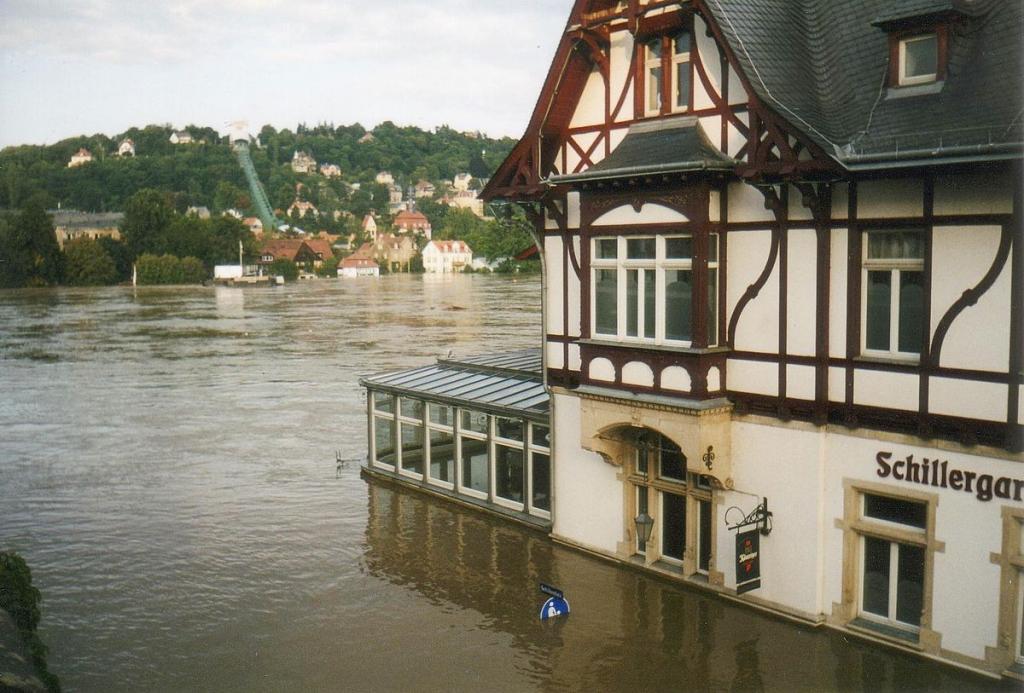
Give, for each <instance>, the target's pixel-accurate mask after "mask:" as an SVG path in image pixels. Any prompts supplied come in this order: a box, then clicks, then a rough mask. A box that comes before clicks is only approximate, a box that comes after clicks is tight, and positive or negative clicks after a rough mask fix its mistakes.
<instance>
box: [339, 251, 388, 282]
mask: <svg viewBox="0 0 1024 693" xmlns="http://www.w3.org/2000/svg"><path fill="white" fill-rule="evenodd" d="M373 255H374V247H373V243H364V244H363V245H361V246H359V250H357V251H356V252H354V253H352V254H351V255H349V256H348V257H347V258H345V259H344V260H342V261H341V264H340V265H339V266H338V276H339V277H347V278H352V277H379V276H380V265H378V264H377V261H376V260H374V259H373Z"/></svg>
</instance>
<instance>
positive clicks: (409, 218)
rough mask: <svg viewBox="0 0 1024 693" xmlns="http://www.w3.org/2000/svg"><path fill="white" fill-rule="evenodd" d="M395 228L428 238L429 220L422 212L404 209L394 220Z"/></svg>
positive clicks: (429, 231) (429, 230)
mask: <svg viewBox="0 0 1024 693" xmlns="http://www.w3.org/2000/svg"><path fill="white" fill-rule="evenodd" d="M394 226H395V229H397V230H398V231H400V232H402V233H412V234H419V235H421V236H423V237H425V238H426V239H427V240H428V241H429V240H430V233H431V228H430V220H429V219H427V217H426V216H425V215H424V214H423V213H422V212H416V211H409V210H405V211H403V212H399V214H398V216H396V217H395V221H394Z"/></svg>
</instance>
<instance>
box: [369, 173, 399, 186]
mask: <svg viewBox="0 0 1024 693" xmlns="http://www.w3.org/2000/svg"><path fill="white" fill-rule="evenodd" d="M374 180H376V181H377V182H378V183H380V184H381V185H387V186H389V187H390V186H392V185H394V184H395V177H394V176H392V175H391V174H390V173H388V172H387V171H381V172H380V173H378V174H377V177H376V178H375V179H374Z"/></svg>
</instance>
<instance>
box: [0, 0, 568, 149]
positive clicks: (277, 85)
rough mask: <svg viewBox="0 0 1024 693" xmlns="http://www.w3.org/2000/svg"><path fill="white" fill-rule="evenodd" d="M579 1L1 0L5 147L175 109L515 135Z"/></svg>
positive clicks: (179, 120)
mask: <svg viewBox="0 0 1024 693" xmlns="http://www.w3.org/2000/svg"><path fill="white" fill-rule="evenodd" d="M571 6H572V0H525V1H524V0H483V1H480V0H476V1H472V0H369V1H363V0H219V1H218V2H213V1H212V0H166V1H164V0H0V147H3V146H7V145H11V144H43V143H53V142H56V141H58V140H60V139H63V138H65V137H71V136H74V135H79V134H93V133H104V134H107V135H114V134H116V133H118V132H122V131H124V130H126V129H127V128H129V127H131V126H135V125H137V126H143V125H147V124H150V123H171V124H172V125H174V126H177V127H182V126H184V125H187V124H189V123H194V124H196V125H209V126H211V127H215V128H218V129H221V130H223V129H224V126H225V124H226V123H228V122H230V121H233V120H248V121H249V123H250V125H251V126H252V127H253V129H257V128H259V127H260V126H261V125H263V124H264V123H270V124H272V125H274V126H275V127H278V128H283V127H288V128H294V127H295V126H296V125H297V124H298V123H300V122H305V123H307V124H310V125H312V124H316V123H318V122H334V123H335V124H336V125H340V124H349V123H354V122H360V123H362V124H363V125H365V126H367V127H373V126H374V125H376V124H377V123H379V122H381V121H384V120H392V121H394V122H395V123H398V124H400V125H419V126H421V127H424V128H432V127H434V126H436V125H442V124H448V125H450V126H452V127H453V128H456V129H458V130H481V131H484V132H486V133H487V134H489V135H491V136H500V135H511V136H514V137H518V136H519V135H521V134H522V132H523V130H524V128H525V127H526V121H527V120H528V118H529V115H530V111H531V109H532V108H533V105H534V103H535V101H536V98H537V94H538V92H539V90H540V85H541V82H542V80H543V79H544V76H545V73H546V71H547V68H548V66H549V65H550V62H551V58H552V56H553V55H554V51H555V46H556V43H557V41H558V38H559V34H560V33H561V30H562V28H563V27H564V26H565V21H566V18H567V17H568V15H569V11H570V9H571Z"/></svg>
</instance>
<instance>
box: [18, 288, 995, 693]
mask: <svg viewBox="0 0 1024 693" xmlns="http://www.w3.org/2000/svg"><path fill="white" fill-rule="evenodd" d="M539 336H540V282H539V279H535V278H525V279H510V278H504V277H485V276H465V277H455V278H445V279H441V280H431V279H429V278H422V277H408V276H392V277H385V278H382V279H380V280H378V281H374V280H355V281H344V282H342V281H320V282H311V283H304V284H295V285H291V286H288V287H285V288H282V289H229V288H219V289H205V288H198V287H197V288H159V289H158V288H151V289H138V290H133V289H129V288H109V289H81V290H32V291H7V292H0V549H14V550H17V551H19V552H20V553H21V554H22V555H23V556H24V557H25V558H26V559H27V560H28V561H29V564H30V566H31V567H32V570H33V576H34V579H35V583H36V585H37V586H38V587H39V588H40V589H41V590H42V592H43V596H44V601H43V620H42V625H41V628H40V634H41V636H42V638H43V640H44V642H46V644H47V645H49V647H50V656H49V663H50V669H51V670H52V671H53V672H54V673H56V674H57V675H58V676H60V678H61V681H62V683H63V685H64V687H65V689H66V690H69V691H183V690H201V691H292V690H296V691H297V690H304V691H305V690H310V691H332V690H337V691H377V690H387V691H421V690H422V691H442V690H462V691H466V690H472V691H476V690H486V691H533V690H544V691H547V690H587V691H620V690H621V691H638V690H695V689H696V690H716V691H717V690H730V691H731V690H770V691H793V690H814V691H817V690H851V691H854V690H858V691H859V690H863V691H875V690H887V689H889V690H908V689H921V690H947V691H961V690H976V689H984V688H987V687H991V685H992V684H991V683H990V682H988V681H986V680H984V679H978V678H975V677H973V676H971V675H968V674H963V673H960V672H956V671H952V670H950V669H947V668H943V667H939V666H937V665H934V664H929V663H926V662H922V661H918V660H916V659H913V658H909V657H905V656H902V655H900V654H896V653H892V652H888V651H885V650H881V649H878V648H876V647H874V646H870V645H865V644H862V643H858V642H856V641H849V640H847V639H845V638H844V637H842V636H841V635H838V634H836V633H832V632H829V631H824V630H811V629H806V628H800V627H796V626H793V625H791V624H788V623H785V622H783V621H780V620H778V619H775V618H771V617H768V616H764V615H761V614H759V613H757V612H755V611H752V610H749V609H746V608H740V607H737V606H734V605H732V604H730V603H728V602H726V601H723V600H721V599H716V598H709V597H706V596H704V595H702V594H701V593H699V592H695V591H691V590H687V589H684V588H681V587H678V586H676V585H673V584H670V583H667V582H664V581H661V580H659V579H657V578H653V577H649V576H646V575H643V574H640V573H636V572H633V571H631V570H627V569H623V568H620V567H617V566H615V565H611V564H608V563H605V562H601V561H597V560H595V559H593V558H590V557H587V556H584V555H582V554H579V553H576V552H574V551H570V550H568V549H565V548H562V547H558V546H554V545H552V544H551V543H550V542H549V541H548V540H547V539H546V538H544V537H543V536H541V535H538V534H533V533H531V532H529V531H528V530H522V529H519V528H516V527H512V526H508V525H506V524H503V523H501V522H499V521H496V520H492V519H491V518H489V517H485V516H483V515H480V514H477V513H474V512H472V511H468V510H463V509H459V508H455V507H452V506H450V505H448V504H445V503H443V502H440V501H435V500H431V499H428V498H425V497H423V496H420V495H417V494H414V493H410V492H408V491H399V490H395V489H393V488H390V487H388V486H381V485H377V484H374V483H368V482H366V481H364V480H363V479H361V478H360V476H359V468H358V462H355V461H354V460H360V459H361V458H362V457H363V455H364V454H365V446H366V422H365V397H364V395H363V393H362V392H361V390H360V389H359V387H358V385H357V379H358V377H359V376H360V375H366V374H370V373H375V372H380V371H386V370H393V369H398V368H405V367H410V366H416V365H422V364H425V363H429V362H431V361H433V360H434V359H436V358H437V357H443V356H445V355H446V354H447V353H449V351H451V352H453V353H454V355H456V356H467V355H470V354H474V353H482V352H488V351H490V352H494V351H501V350H506V349H517V348H523V347H528V346H537V345H538V343H539ZM336 451H340V453H341V456H342V458H343V459H346V460H353V462H352V463H350V464H348V466H346V467H344V468H341V469H340V470H339V469H338V468H337V465H336V463H335V452H336ZM539 581H544V582H548V583H552V584H555V585H558V586H559V587H561V588H563V589H564V590H565V591H566V596H567V597H568V599H569V601H570V603H571V605H572V611H573V613H572V615H571V616H570V617H569V618H567V619H564V620H562V621H561V622H558V623H553V624H552V623H548V624H542V623H540V622H539V621H538V619H537V614H538V612H539V608H540V605H541V603H542V602H543V599H544V597H543V595H541V594H540V593H539V592H538V590H537V583H538V582H539Z"/></svg>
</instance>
